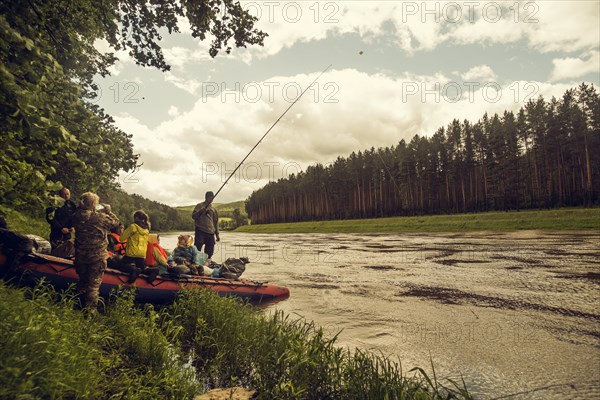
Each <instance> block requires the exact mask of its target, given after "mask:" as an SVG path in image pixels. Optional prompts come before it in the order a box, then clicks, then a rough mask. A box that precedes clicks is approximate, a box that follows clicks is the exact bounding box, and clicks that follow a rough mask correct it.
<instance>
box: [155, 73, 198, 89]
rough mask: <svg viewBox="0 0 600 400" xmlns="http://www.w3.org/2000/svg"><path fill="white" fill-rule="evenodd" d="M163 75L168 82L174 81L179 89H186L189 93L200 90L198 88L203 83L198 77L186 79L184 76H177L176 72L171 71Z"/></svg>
mask: <svg viewBox="0 0 600 400" xmlns="http://www.w3.org/2000/svg"><path fill="white" fill-rule="evenodd" d="M163 76H164V78H165V81H166V82H169V83H172V84H173V85H175V86H176V87H178V88H179V89H182V90H185V91H186V92H188V93H189V94H195V93H196V91H197V90H198V88H199V87H200V86H201V85H202V82H200V81H199V80H197V79H188V80H186V79H184V78H180V77H178V76H176V75H175V74H174V73H172V72H170V71H169V72H165V73H164V75H163Z"/></svg>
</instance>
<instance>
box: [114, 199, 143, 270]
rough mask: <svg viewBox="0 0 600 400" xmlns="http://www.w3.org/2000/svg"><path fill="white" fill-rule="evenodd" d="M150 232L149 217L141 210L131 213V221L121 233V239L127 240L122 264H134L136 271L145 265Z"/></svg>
mask: <svg viewBox="0 0 600 400" xmlns="http://www.w3.org/2000/svg"><path fill="white" fill-rule="evenodd" d="M149 234H150V217H148V214H146V213H145V212H144V211H142V210H138V211H136V212H135V213H134V214H133V223H132V224H131V225H129V226H128V227H127V229H125V231H124V232H123V233H122V234H121V240H122V241H127V245H126V246H125V256H124V257H123V264H135V266H136V268H137V269H139V271H138V272H142V271H143V270H144V269H145V267H146V250H147V248H148V236H149Z"/></svg>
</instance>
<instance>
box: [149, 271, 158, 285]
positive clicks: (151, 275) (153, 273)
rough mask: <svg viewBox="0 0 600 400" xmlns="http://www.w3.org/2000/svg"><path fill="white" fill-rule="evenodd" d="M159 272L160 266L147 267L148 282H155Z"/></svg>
mask: <svg viewBox="0 0 600 400" xmlns="http://www.w3.org/2000/svg"><path fill="white" fill-rule="evenodd" d="M158 272H159V270H158V268H148V269H146V274H147V275H148V277H147V278H146V281H148V283H152V282H154V280H155V279H156V277H158Z"/></svg>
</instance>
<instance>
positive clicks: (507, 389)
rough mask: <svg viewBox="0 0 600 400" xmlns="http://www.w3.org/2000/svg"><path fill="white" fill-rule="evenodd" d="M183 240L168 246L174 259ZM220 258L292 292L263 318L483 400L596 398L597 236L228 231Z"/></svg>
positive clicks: (169, 238)
mask: <svg viewBox="0 0 600 400" xmlns="http://www.w3.org/2000/svg"><path fill="white" fill-rule="evenodd" d="M176 236H177V235H175V234H166V235H161V243H162V244H163V246H164V247H165V248H167V249H172V248H173V247H174V246H175V243H176ZM221 239H222V240H221V242H220V243H219V244H218V245H217V248H216V251H215V255H214V256H213V259H214V260H215V261H222V260H225V259H226V258H228V257H241V256H247V257H249V258H250V260H251V261H252V263H251V264H249V265H248V266H247V269H246V272H245V273H244V277H246V278H252V279H256V280H259V281H269V282H272V283H276V284H281V285H285V286H288V287H289V288H290V292H291V295H290V297H289V298H288V299H286V300H284V301H281V302H278V303H274V304H271V305H269V306H267V309H279V310H284V311H285V312H286V313H288V314H291V315H292V316H299V317H303V318H306V319H307V320H313V321H315V322H316V323H317V324H318V325H319V326H321V327H323V328H324V329H325V330H326V331H327V332H329V333H330V334H331V335H334V334H336V333H338V332H339V331H340V330H341V334H340V335H339V339H338V343H339V344H340V345H342V346H350V347H351V348H355V347H360V348H363V349H369V350H373V351H375V352H377V353H379V352H382V353H383V354H385V355H389V356H392V357H397V358H398V359H399V360H400V361H401V363H402V367H403V370H404V372H405V373H408V371H409V370H410V369H411V368H413V367H415V366H419V367H423V368H424V369H425V370H426V371H428V372H429V373H431V363H432V362H433V365H434V367H435V373H436V374H437V377H438V378H441V380H442V382H444V378H450V379H453V380H455V381H458V382H461V379H464V381H465V382H466V384H467V387H468V389H469V391H470V392H471V393H472V394H473V395H474V396H475V397H476V398H479V399H500V398H502V399H504V398H506V399H592V398H594V399H600V233H593V232H589V233H554V232H537V231H536V232H532V231H524V232H510V233H503V232H502V233H498V232H494V233H490V232H484V233H452V234H374V235H365V234H285V235H274V234H273V235H256V234H252V235H250V234H241V233H229V232H224V233H222V235H221ZM446 383H447V382H446Z"/></svg>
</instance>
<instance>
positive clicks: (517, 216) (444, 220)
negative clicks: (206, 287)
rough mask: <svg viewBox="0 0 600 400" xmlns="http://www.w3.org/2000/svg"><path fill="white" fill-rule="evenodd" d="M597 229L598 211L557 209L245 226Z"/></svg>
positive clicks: (250, 228) (269, 229) (263, 229)
mask: <svg viewBox="0 0 600 400" xmlns="http://www.w3.org/2000/svg"><path fill="white" fill-rule="evenodd" d="M513 230H551V231H555V230H573V231H582V230H585V231H587V230H596V231H598V230H600V208H560V209H554V210H542V211H540V210H527V211H508V212H503V211H501V212H486V213H473V214H451V215H428V216H418V217H392V218H374V219H353V220H337V221H315V222H296V223H283V224H266V225H247V226H242V227H239V228H238V229H236V232H247V233H312V232H314V233H368V232H469V231H513Z"/></svg>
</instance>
